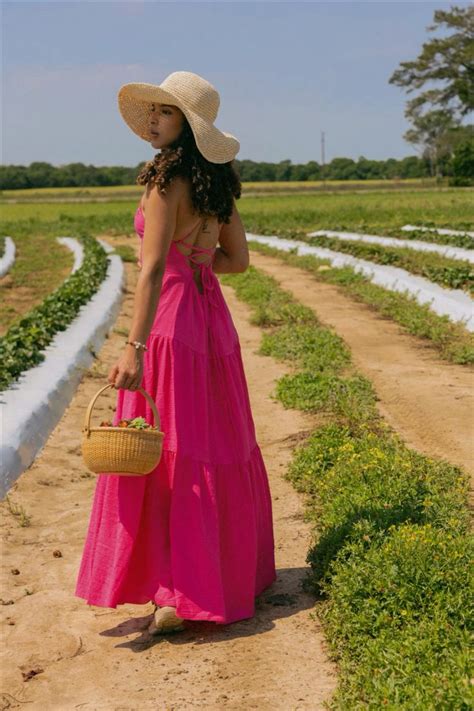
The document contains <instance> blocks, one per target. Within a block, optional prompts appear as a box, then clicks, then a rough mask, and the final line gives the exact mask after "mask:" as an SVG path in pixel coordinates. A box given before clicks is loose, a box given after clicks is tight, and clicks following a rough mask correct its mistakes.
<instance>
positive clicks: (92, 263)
mask: <svg viewBox="0 0 474 711" xmlns="http://www.w3.org/2000/svg"><path fill="white" fill-rule="evenodd" d="M78 239H79V240H80V241H81V242H82V245H83V247H84V261H83V263H82V266H81V267H80V269H78V270H77V271H76V272H74V273H73V274H71V275H70V276H69V277H68V278H67V279H66V280H65V281H64V282H63V283H62V284H61V285H60V286H59V287H58V288H57V289H55V291H53V292H52V293H51V294H48V296H46V298H45V299H44V300H43V301H42V303H41V304H39V305H38V306H36V307H35V308H33V309H32V310H31V311H29V312H28V313H27V314H26V315H25V316H23V317H22V318H21V319H20V320H19V321H17V322H15V323H14V324H13V325H12V326H11V327H10V328H9V329H8V331H7V332H6V334H5V335H4V336H3V337H1V338H0V364H1V365H0V390H4V389H5V388H7V387H8V386H9V385H10V384H11V383H13V382H14V381H16V380H17V379H18V378H19V376H20V375H21V373H22V372H23V371H25V370H27V369H28V368H31V367H33V366H35V365H38V364H39V363H41V362H42V361H43V360H44V358H45V355H44V353H42V351H43V350H44V349H45V348H46V347H47V346H48V345H49V343H50V342H51V341H52V340H53V338H54V336H55V334H56V333H58V332H59V331H64V330H65V329H66V328H67V327H68V325H69V324H70V323H71V322H72V320H73V319H74V318H75V316H76V315H77V314H78V312H79V310H80V308H81V306H83V305H84V304H87V302H88V301H89V300H90V299H91V297H92V295H93V294H95V292H96V291H97V290H98V288H99V286H100V284H101V283H102V281H103V280H104V278H105V276H106V272H107V265H108V262H109V259H108V257H107V255H106V252H105V250H104V248H103V247H102V246H101V245H100V244H99V242H97V240H96V239H95V238H94V237H92V236H90V235H88V234H82V235H80V236H79V237H78Z"/></svg>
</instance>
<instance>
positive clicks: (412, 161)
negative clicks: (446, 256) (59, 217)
mask: <svg viewBox="0 0 474 711" xmlns="http://www.w3.org/2000/svg"><path fill="white" fill-rule="evenodd" d="M458 157H459V156H458ZM453 158H456V156H453ZM234 164H235V167H236V169H237V170H238V172H239V175H240V179H241V180H242V181H243V182H261V181H269V182H273V181H282V180H285V181H308V180H393V179H399V180H403V179H406V178H424V177H430V176H431V175H432V171H431V163H430V160H429V158H428V157H426V156H425V157H421V158H419V157H418V156H408V157H406V158H402V159H401V160H396V159H394V158H389V159H388V160H368V159H367V158H364V157H363V156H361V157H360V158H359V159H358V160H357V161H355V160H352V158H334V159H333V160H332V161H331V162H330V163H327V164H326V165H320V164H319V163H318V162H317V161H313V160H312V161H308V162H307V163H292V161H291V160H282V161H280V162H279V163H266V162H258V161H252V160H237V159H235V161H234ZM470 164H471V165H470V168H469V161H467V165H465V164H464V162H462V161H460V160H458V162H457V163H456V161H455V160H453V159H452V158H451V159H447V157H446V158H445V160H443V162H442V174H443V175H446V176H451V177H453V178H455V177H456V176H460V175H462V173H463V170H464V169H466V170H464V172H469V170H470V171H471V178H474V174H473V166H474V146H472V151H471V154H470ZM143 165H144V161H143V162H141V163H139V164H138V165H137V166H135V167H127V166H109V167H107V166H99V167H97V166H95V165H85V164H84V163H68V164H66V165H60V166H54V165H51V164H50V163H44V162H34V163H30V165H29V166H23V165H3V166H0V189H1V190H19V189H27V188H66V187H67V188H70V187H77V188H85V187H105V186H113V185H134V184H135V179H136V176H137V175H138V173H139V172H140V170H141V168H142V167H143ZM467 184H469V183H467ZM473 184H474V183H473Z"/></svg>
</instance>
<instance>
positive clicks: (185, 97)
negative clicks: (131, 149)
mask: <svg viewBox="0 0 474 711" xmlns="http://www.w3.org/2000/svg"><path fill="white" fill-rule="evenodd" d="M154 102H156V103H159V104H171V105H173V106H177V107H178V108H179V109H181V111H182V112H183V113H184V115H185V116H186V118H187V120H188V122H189V125H190V127H191V130H192V132H193V135H194V138H195V141H196V145H197V147H198V149H199V151H200V153H201V154H202V155H203V156H204V158H206V159H207V160H208V161H210V162H211V163H227V162H228V161H231V160H233V158H235V156H236V155H237V153H238V152H239V149H240V143H239V141H238V140H237V138H236V137H235V136H233V135H232V134H231V133H226V132H225V131H220V130H219V129H218V128H216V126H214V121H215V120H216V117H217V112H218V110H219V105H220V97H219V93H218V91H217V90H216V89H215V88H214V87H213V86H212V84H210V83H209V82H208V81H206V79H204V78H203V77H200V76H199V74H194V73H193V72H173V73H172V74H170V75H169V76H167V77H166V79H164V81H162V82H161V84H144V83H141V82H132V83H130V84H124V85H123V86H122V87H120V89H119V92H118V105H119V110H120V113H121V114H122V117H123V119H124V120H125V122H126V123H127V124H128V126H130V128H131V129H132V131H133V132H134V133H136V134H137V136H140V138H143V139H144V140H145V141H147V142H150V141H151V140H152V136H151V133H150V116H151V104H152V103H154Z"/></svg>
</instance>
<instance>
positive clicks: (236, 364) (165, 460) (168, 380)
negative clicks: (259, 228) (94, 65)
mask: <svg viewBox="0 0 474 711" xmlns="http://www.w3.org/2000/svg"><path fill="white" fill-rule="evenodd" d="M118 99H119V109H120V112H121V114H122V116H123V118H124V120H125V121H126V123H127V124H128V125H129V126H130V128H131V129H132V130H133V131H134V132H135V133H136V134H137V135H139V136H140V137H141V138H143V139H144V140H146V141H149V142H151V145H152V146H153V147H154V148H160V149H161V152H160V153H159V154H157V155H156V156H155V158H154V160H153V161H150V162H148V163H147V164H146V165H145V167H144V169H143V171H142V172H141V173H140V175H139V177H138V179H137V182H138V183H140V184H142V185H145V186H146V190H145V194H144V195H143V197H142V200H141V201H140V205H139V206H138V208H137V211H136V214H135V229H136V232H137V235H138V237H139V238H140V239H141V244H140V258H139V266H140V267H141V270H140V275H139V278H138V282H137V287H136V293H135V301H134V311H133V318H132V324H131V328H130V332H129V337H128V339H127V343H126V345H125V348H124V352H123V354H122V356H121V358H120V359H119V361H118V362H117V363H116V364H115V365H114V366H113V367H112V368H111V370H110V372H109V376H108V380H109V382H110V383H113V384H114V386H115V388H117V389H118V393H117V407H116V411H115V415H114V421H113V424H114V425H116V424H117V423H118V422H119V421H120V420H121V419H123V418H131V417H138V416H143V417H145V418H146V420H147V421H148V422H152V421H153V415H152V412H151V409H150V407H149V405H148V402H147V400H146V399H145V398H144V397H143V396H142V394H141V393H139V392H137V388H138V387H139V386H140V387H142V388H143V389H145V390H146V391H147V392H148V393H149V394H150V395H151V396H152V397H153V399H154V400H155V402H156V405H157V408H158V412H159V414H160V425H161V427H160V428H161V430H162V431H163V432H164V433H165V437H164V441H163V453H162V457H161V460H160V462H159V464H158V466H157V467H156V468H155V469H154V470H153V471H152V472H151V473H150V474H148V475H145V476H142V477H133V476H130V477H129V476H120V475H113V474H112V475H109V474H101V475H99V476H98V478H97V483H96V489H95V494H94V500H93V504H92V510H91V515H90V521H89V528H88V532H87V537H86V541H85V545H84V551H83V555H82V560H81V565H80V569H79V573H78V577H77V583H76V591H75V594H76V595H77V596H78V597H82V598H84V599H85V600H87V602H88V603H89V604H92V605H99V606H104V607H113V608H115V607H116V606H117V605H118V604H123V603H148V602H150V601H152V602H153V603H154V605H155V612H154V619H153V620H152V622H151V623H150V626H149V628H148V629H149V632H150V633H151V634H161V633H164V632H168V631H178V630H182V629H185V627H184V624H183V620H211V621H214V622H217V623H219V624H229V623H231V622H235V621H237V620H242V619H246V618H249V617H252V616H253V615H254V614H255V597H256V596H257V595H259V594H260V593H261V592H262V591H263V590H265V589H266V588H267V587H268V586H269V585H271V584H272V583H273V581H274V580H275V579H276V571H275V560H274V539H273V525H272V507H271V499H270V491H269V485H268V478H267V472H266V470H265V464H264V462H263V458H262V454H261V451H260V448H259V446H258V444H257V442H256V439H255V428H254V423H253V419H252V413H251V409H250V401H249V396H248V390H247V383H246V379H245V373H244V369H243V364H242V359H241V351H240V343H239V338H238V334H237V331H236V329H235V327H234V324H233V321H232V317H231V314H230V312H229V309H228V307H227V304H226V302H225V300H224V297H223V294H222V291H221V288H220V284H219V280H218V279H217V277H216V276H215V273H216V272H217V273H226V272H243V271H245V270H246V269H247V267H248V263H249V254H248V248H247V242H246V237H245V231H244V228H243V226H242V222H241V220H240V217H239V213H238V210H237V207H236V204H235V198H239V197H240V192H241V185H240V180H239V178H238V176H237V174H236V172H235V170H234V167H233V165H232V160H233V158H234V156H235V155H236V153H237V152H238V150H239V147H240V146H239V142H238V141H237V139H236V138H235V137H234V136H232V135H231V134H228V133H223V132H221V131H219V129H217V128H216V127H215V126H214V125H213V121H215V118H216V116H217V111H218V108H219V102H220V99H219V94H218V93H217V91H216V90H215V88H214V87H213V86H212V85H211V84H210V83H209V82H207V81H206V80H205V79H203V78H202V77H200V76H198V75H197V74H193V73H192V72H174V73H173V74H170V75H169V76H168V77H167V78H166V79H165V80H164V82H162V84H160V85H158V86H155V85H152V84H125V85H124V86H123V87H121V89H120V91H119V95H118ZM218 244H219V246H218Z"/></svg>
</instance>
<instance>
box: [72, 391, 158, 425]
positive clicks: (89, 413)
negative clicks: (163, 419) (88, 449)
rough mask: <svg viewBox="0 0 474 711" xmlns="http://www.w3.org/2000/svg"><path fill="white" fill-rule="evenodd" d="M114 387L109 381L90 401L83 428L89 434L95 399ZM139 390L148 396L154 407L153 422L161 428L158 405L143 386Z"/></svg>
mask: <svg viewBox="0 0 474 711" xmlns="http://www.w3.org/2000/svg"><path fill="white" fill-rule="evenodd" d="M113 387H115V386H114V384H113V383H107V385H104V387H102V388H100V390H98V391H97V392H96V394H95V395H94V397H93V398H92V400H91V401H90V403H89V405H88V406H87V410H86V416H85V419H84V430H83V431H84V432H86V433H87V435H89V433H90V426H91V414H92V408H93V407H94V403H95V401H96V400H97V398H98V397H99V395H100V394H101V393H103V392H104V390H107V388H113ZM137 391H138V392H141V394H142V395H143V396H144V397H146V399H147V400H148V402H149V403H150V407H151V409H152V411H153V422H154V424H155V426H157V427H158V429H160V427H161V423H160V415H159V412H158V409H157V407H156V405H155V402H154V400H153V398H152V397H151V395H149V394H148V393H147V391H146V390H143V388H140V387H138V388H137Z"/></svg>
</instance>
